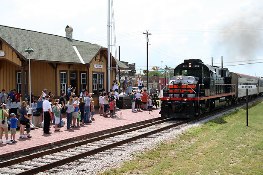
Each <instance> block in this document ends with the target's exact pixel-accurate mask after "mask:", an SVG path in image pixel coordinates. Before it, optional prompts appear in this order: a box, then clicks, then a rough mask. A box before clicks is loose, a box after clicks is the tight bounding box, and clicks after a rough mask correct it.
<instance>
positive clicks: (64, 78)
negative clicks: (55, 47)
mask: <svg viewBox="0 0 263 175" xmlns="http://www.w3.org/2000/svg"><path fill="white" fill-rule="evenodd" d="M60 90H61V92H64V93H65V92H66V90H67V72H60Z"/></svg>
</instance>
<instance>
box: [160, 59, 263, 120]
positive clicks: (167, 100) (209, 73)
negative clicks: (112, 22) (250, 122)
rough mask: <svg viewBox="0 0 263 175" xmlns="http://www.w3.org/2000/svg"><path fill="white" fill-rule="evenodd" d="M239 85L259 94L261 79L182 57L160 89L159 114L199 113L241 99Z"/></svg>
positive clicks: (187, 115) (243, 92)
mask: <svg viewBox="0 0 263 175" xmlns="http://www.w3.org/2000/svg"><path fill="white" fill-rule="evenodd" d="M243 86H246V87H247V86H249V87H251V88H250V89H249V96H251V97H252V96H257V95H259V94H260V93H263V79H260V78H257V77H253V76H248V75H243V74H238V73H233V72H229V70H228V69H227V68H222V67H221V68H220V67H217V66H210V65H205V64H204V63H203V62H202V61H201V60H199V59H189V60H184V62H183V63H182V64H179V65H178V66H177V67H176V68H175V69H174V77H172V78H171V80H170V81H169V83H168V85H167V86H166V87H165V89H164V90H163V97H162V98H161V99H160V100H161V102H162V104H161V111H160V114H161V116H163V117H176V118H192V117H195V116H199V115H200V114H202V113H205V112H209V111H211V110H213V109H215V108H219V107H224V106H228V105H231V104H232V103H236V102H238V101H239V100H242V99H243V98H245V96H246V90H245V89H244V87H243Z"/></svg>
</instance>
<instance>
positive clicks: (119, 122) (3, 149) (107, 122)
mask: <svg viewBox="0 0 263 175" xmlns="http://www.w3.org/2000/svg"><path fill="white" fill-rule="evenodd" d="M117 115H118V117H117V118H105V117H103V116H100V115H99V114H95V115H94V118H95V121H93V123H92V124H89V125H85V126H83V127H80V128H78V129H74V130H73V131H67V130H66V125H65V126H64V127H63V128H61V129H60V132H54V128H53V126H52V127H51V130H50V131H51V132H52V134H51V135H48V136H44V135H43V129H42V128H38V129H35V130H32V131H31V133H30V134H31V136H32V138H30V139H23V140H21V139H19V131H17V133H16V138H17V143H15V144H0V156H1V155H3V154H7V153H12V152H16V151H18V150H21V151H22V150H24V149H27V148H33V147H36V146H41V145H46V144H50V143H53V142H57V141H61V140H64V139H69V138H73V137H77V136H81V135H86V134H89V133H94V132H97V131H102V130H106V129H111V128H114V127H118V126H123V125H127V124H131V123H136V122H139V121H144V120H148V119H152V118H157V117H159V116H160V114H159V109H157V110H153V111H152V112H151V113H150V114H149V112H148V111H143V112H137V113H132V112H131V109H121V110H120V111H118V112H117ZM63 120H64V121H66V119H63ZM9 138H10V135H9ZM3 140H4V142H5V137H3Z"/></svg>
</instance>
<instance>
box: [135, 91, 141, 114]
mask: <svg viewBox="0 0 263 175" xmlns="http://www.w3.org/2000/svg"><path fill="white" fill-rule="evenodd" d="M141 97H142V94H141V92H140V91H139V90H138V91H137V93H136V94H135V98H136V101H135V105H136V107H137V111H141V103H142V102H141Z"/></svg>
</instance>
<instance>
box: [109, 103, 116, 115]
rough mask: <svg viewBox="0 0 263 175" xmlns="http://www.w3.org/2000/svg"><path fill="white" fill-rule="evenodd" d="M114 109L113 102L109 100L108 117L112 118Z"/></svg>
mask: <svg viewBox="0 0 263 175" xmlns="http://www.w3.org/2000/svg"><path fill="white" fill-rule="evenodd" d="M114 107H115V103H114V100H111V101H110V117H113V112H114Z"/></svg>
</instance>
